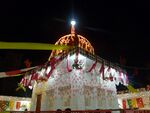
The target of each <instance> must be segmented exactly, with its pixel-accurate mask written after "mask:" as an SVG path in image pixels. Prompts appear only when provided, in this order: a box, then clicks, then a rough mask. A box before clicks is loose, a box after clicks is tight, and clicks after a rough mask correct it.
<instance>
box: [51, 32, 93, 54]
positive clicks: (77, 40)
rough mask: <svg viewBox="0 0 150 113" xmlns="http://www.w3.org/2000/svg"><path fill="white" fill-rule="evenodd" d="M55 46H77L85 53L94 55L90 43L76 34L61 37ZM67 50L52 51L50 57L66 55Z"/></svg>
mask: <svg viewBox="0 0 150 113" xmlns="http://www.w3.org/2000/svg"><path fill="white" fill-rule="evenodd" d="M55 45H69V46H77V47H80V48H82V49H84V50H85V51H87V52H89V53H92V54H94V48H93V46H92V45H91V43H90V42H89V41H88V40H87V39H86V38H85V37H83V36H81V35H76V34H69V35H65V36H63V37H61V38H60V39H59V40H58V41H57V42H56V43H55ZM66 52H67V50H53V51H52V53H51V56H50V57H53V56H56V55H60V54H62V53H66Z"/></svg>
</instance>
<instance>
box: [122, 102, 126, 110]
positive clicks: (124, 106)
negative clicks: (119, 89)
mask: <svg viewBox="0 0 150 113" xmlns="http://www.w3.org/2000/svg"><path fill="white" fill-rule="evenodd" d="M122 107H123V109H126V108H127V106H126V100H122Z"/></svg>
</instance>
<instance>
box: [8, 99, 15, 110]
mask: <svg viewBox="0 0 150 113" xmlns="http://www.w3.org/2000/svg"><path fill="white" fill-rule="evenodd" d="M14 104H15V102H14V101H10V102H9V108H10V110H13V108H14Z"/></svg>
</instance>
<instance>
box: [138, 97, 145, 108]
mask: <svg viewBox="0 0 150 113" xmlns="http://www.w3.org/2000/svg"><path fill="white" fill-rule="evenodd" d="M136 101H137V105H138V107H139V108H143V107H144V104H143V99H142V98H137V99H136Z"/></svg>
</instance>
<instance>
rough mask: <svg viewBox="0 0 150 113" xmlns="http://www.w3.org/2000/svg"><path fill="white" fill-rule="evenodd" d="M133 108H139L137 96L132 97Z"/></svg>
mask: <svg viewBox="0 0 150 113" xmlns="http://www.w3.org/2000/svg"><path fill="white" fill-rule="evenodd" d="M131 100H132V108H137V104H136V98H132V99H131Z"/></svg>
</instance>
